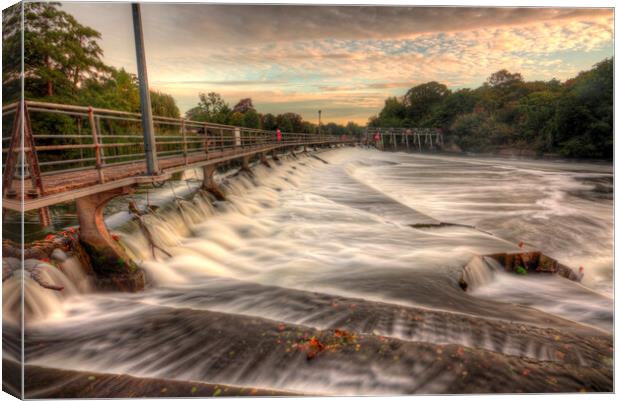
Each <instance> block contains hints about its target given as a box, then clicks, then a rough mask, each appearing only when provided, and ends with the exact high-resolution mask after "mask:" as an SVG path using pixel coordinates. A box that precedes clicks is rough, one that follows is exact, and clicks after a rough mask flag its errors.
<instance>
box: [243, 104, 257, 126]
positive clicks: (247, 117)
mask: <svg viewBox="0 0 620 401" xmlns="http://www.w3.org/2000/svg"><path fill="white" fill-rule="evenodd" d="M242 125H243V126H244V127H247V128H260V117H259V115H258V113H257V112H256V110H254V109H253V108H252V109H249V110H248V111H246V112H245V114H244V115H243V123H242Z"/></svg>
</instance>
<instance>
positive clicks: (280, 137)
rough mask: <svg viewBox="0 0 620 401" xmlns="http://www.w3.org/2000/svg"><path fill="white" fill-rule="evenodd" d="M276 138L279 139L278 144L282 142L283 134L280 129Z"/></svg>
mask: <svg viewBox="0 0 620 401" xmlns="http://www.w3.org/2000/svg"><path fill="white" fill-rule="evenodd" d="M276 137H277V138H278V142H281V141H282V133H281V132H280V128H278V129H277V130H276Z"/></svg>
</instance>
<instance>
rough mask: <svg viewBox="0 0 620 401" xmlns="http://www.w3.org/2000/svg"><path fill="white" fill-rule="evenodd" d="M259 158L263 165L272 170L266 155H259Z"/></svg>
mask: <svg viewBox="0 0 620 401" xmlns="http://www.w3.org/2000/svg"><path fill="white" fill-rule="evenodd" d="M259 157H260V162H261V164H262V165H264V166H266V167H269V168H271V164H269V161H268V160H267V156H265V154H264V153H259Z"/></svg>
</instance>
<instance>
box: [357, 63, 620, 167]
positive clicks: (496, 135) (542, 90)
mask: <svg viewBox="0 0 620 401" xmlns="http://www.w3.org/2000/svg"><path fill="white" fill-rule="evenodd" d="M368 125H369V126H371V127H373V126H384V127H385V126H391V127H440V128H443V130H444V132H445V134H446V138H447V140H448V141H451V142H454V143H456V144H457V145H459V146H460V147H461V148H462V149H464V150H465V151H471V152H493V151H496V150H498V149H499V148H501V147H514V148H520V149H528V150H534V151H536V152H537V153H539V154H542V153H556V154H559V155H562V156H566V157H578V158H604V159H611V158H612V157H613V58H612V59H605V60H603V61H601V62H600V63H598V64H596V65H595V66H594V67H593V68H592V69H591V70H588V71H584V72H581V73H580V74H579V75H578V76H577V77H575V78H573V79H570V80H568V81H566V82H564V83H561V82H560V81H558V80H557V79H552V80H550V81H547V82H545V81H532V82H525V81H524V80H523V77H522V76H521V74H519V73H511V72H509V71H507V70H501V71H498V72H496V73H494V74H492V75H491V76H490V77H489V78H488V79H487V81H486V82H485V83H484V84H483V85H482V86H480V87H479V88H477V89H473V90H471V89H461V90H458V91H456V92H451V91H450V90H448V89H447V87H446V86H445V85H442V84H439V83H437V82H428V83H425V84H422V85H417V86H415V87H413V88H411V89H410V90H409V91H407V93H406V94H405V95H404V96H403V97H402V98H401V99H398V98H396V97H390V98H387V99H386V101H385V105H384V107H383V109H382V110H381V112H380V113H379V114H378V115H377V116H374V117H371V118H370V119H369V121H368Z"/></svg>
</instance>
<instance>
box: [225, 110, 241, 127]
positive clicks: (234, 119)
mask: <svg viewBox="0 0 620 401" xmlns="http://www.w3.org/2000/svg"><path fill="white" fill-rule="evenodd" d="M227 124H230V125H234V126H236V127H241V126H243V114H241V113H240V112H238V111H235V112H232V113H231V114H230V116H229V118H228V121H227Z"/></svg>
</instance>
